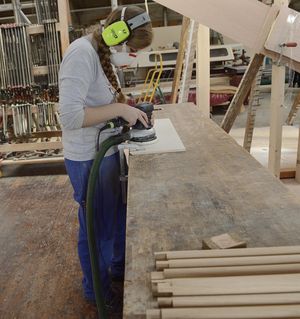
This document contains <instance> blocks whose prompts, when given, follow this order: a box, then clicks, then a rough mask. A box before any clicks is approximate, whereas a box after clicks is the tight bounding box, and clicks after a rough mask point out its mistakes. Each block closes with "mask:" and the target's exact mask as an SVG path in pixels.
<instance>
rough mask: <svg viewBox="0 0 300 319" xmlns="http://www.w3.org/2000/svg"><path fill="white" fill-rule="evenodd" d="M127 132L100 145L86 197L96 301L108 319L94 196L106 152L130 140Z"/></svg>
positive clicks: (104, 317) (103, 315)
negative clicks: (96, 235)
mask: <svg viewBox="0 0 300 319" xmlns="http://www.w3.org/2000/svg"><path fill="white" fill-rule="evenodd" d="M128 139H129V136H128V135H127V134H122V135H117V136H112V137H110V138H108V139H107V140H106V141H104V142H103V143H102V144H101V146H100V151H99V152H97V153H96V156H95V159H94V162H93V165H92V168H91V171H90V175H89V181H88V189H87V196H86V197H87V199H86V225H87V236H88V244H89V252H90V260H91V268H92V276H93V286H94V292H95V296H96V303H97V309H98V316H99V318H101V319H107V318H108V317H107V312H106V308H105V301H104V298H103V295H102V285H101V276H100V270H99V264H98V253H97V251H98V250H97V245H96V240H95V230H94V198H95V191H96V183H97V180H98V178H101V176H99V168H100V165H101V162H102V160H103V158H104V156H105V154H106V152H107V151H108V150H109V149H110V148H111V147H112V146H114V145H117V144H121V143H123V142H124V141H126V140H128Z"/></svg>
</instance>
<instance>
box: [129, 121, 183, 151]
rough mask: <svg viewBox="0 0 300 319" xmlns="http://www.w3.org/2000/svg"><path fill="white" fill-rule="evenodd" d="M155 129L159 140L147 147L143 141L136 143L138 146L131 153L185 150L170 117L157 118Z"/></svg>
mask: <svg viewBox="0 0 300 319" xmlns="http://www.w3.org/2000/svg"><path fill="white" fill-rule="evenodd" d="M154 129H155V133H156V137H157V140H156V141H154V142H150V143H149V144H147V147H145V146H144V145H143V143H141V144H139V143H138V145H136V146H137V148H134V149H131V150H130V154H132V155H135V156H136V155H137V156H141V155H145V154H160V153H170V152H184V151H185V147H184V145H183V143H182V141H181V139H180V137H179V136H178V134H177V132H176V130H175V128H174V126H173V124H172V122H171V121H170V119H157V120H156V121H155V123H154ZM133 144H134V143H133Z"/></svg>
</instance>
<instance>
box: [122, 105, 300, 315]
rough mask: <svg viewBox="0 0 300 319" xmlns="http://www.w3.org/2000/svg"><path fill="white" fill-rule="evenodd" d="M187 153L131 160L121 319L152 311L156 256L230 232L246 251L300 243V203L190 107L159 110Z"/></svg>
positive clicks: (199, 244)
mask: <svg viewBox="0 0 300 319" xmlns="http://www.w3.org/2000/svg"><path fill="white" fill-rule="evenodd" d="M156 118H170V119H171V121H172V123H173V125H174V126H175V128H176V130H177V133H178V134H179V136H180V138H181V140H182V142H183V144H184V145H185V147H186V152H183V153H167V154H155V155H141V156H131V157H130V161H129V191H128V213H127V214H128V215H127V216H128V217H127V244H126V245H127V251H126V277H125V296H124V319H129V318H130V319H137V318H145V311H146V309H147V308H152V298H151V289H150V272H151V271H153V270H154V256H153V253H154V252H155V251H161V250H185V249H186V250H191V249H199V248H201V240H202V239H203V238H205V237H210V236H214V235H219V234H221V233H226V232H236V233H238V234H239V235H240V236H241V237H242V238H243V239H245V240H246V241H247V242H248V246H249V247H258V246H276V245H282V246H284V245H299V244H300V199H299V200H297V199H296V198H295V197H294V195H293V194H291V193H290V192H289V191H288V189H287V188H286V187H285V186H284V185H283V184H282V183H281V182H280V181H279V180H277V179H275V177H273V176H272V175H271V174H270V173H269V172H268V171H267V170H266V169H265V168H264V167H262V166H261V165H260V164H259V163H258V162H257V161H256V160H255V159H254V158H252V157H251V156H250V155H249V154H248V153H247V152H246V151H245V150H244V149H243V148H241V147H240V146H239V145H238V144H237V143H236V142H235V141H234V140H233V139H232V138H231V137H230V136H229V135H227V134H226V133H225V132H224V131H223V130H222V129H220V128H219V127H218V126H217V125H216V124H215V123H214V122H213V121H211V120H209V119H206V118H204V117H203V116H202V115H201V113H200V111H199V110H198V109H197V107H196V106H195V105H193V104H191V103H187V104H179V105H165V106H162V110H160V111H158V112H156Z"/></svg>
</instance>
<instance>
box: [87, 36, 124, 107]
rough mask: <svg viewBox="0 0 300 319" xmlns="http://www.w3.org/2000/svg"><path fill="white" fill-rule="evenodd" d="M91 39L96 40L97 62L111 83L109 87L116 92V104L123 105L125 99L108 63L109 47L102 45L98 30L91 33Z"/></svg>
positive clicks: (109, 62)
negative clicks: (98, 61)
mask: <svg viewBox="0 0 300 319" xmlns="http://www.w3.org/2000/svg"><path fill="white" fill-rule="evenodd" d="M93 37H94V39H95V40H96V42H97V44H98V55H99V60H100V63H101V65H102V68H103V71H104V73H105V75H106V76H107V78H108V81H109V82H110V83H111V85H112V86H113V88H114V89H115V90H116V92H117V102H119V103H125V101H126V98H125V96H124V94H123V93H122V90H121V88H120V86H119V83H118V80H117V77H116V74H115V72H114V70H113V67H112V65H111V61H110V55H111V52H110V49H109V47H108V46H107V45H106V44H105V43H104V41H103V39H102V36H101V34H100V31H99V30H96V31H95V32H94V33H93Z"/></svg>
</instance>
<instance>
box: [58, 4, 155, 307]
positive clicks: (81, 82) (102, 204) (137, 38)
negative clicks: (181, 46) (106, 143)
mask: <svg viewBox="0 0 300 319" xmlns="http://www.w3.org/2000/svg"><path fill="white" fill-rule="evenodd" d="M142 13H144V10H143V9H141V8H139V7H135V6H129V7H127V8H125V9H124V8H118V9H116V10H114V11H113V12H112V13H111V14H110V15H109V16H108V18H107V20H106V25H105V28H107V27H108V26H111V25H112V24H113V23H115V22H117V21H120V20H124V21H125V22H127V21H128V20H130V19H132V18H133V17H136V16H138V17H140V16H141V14H142ZM143 16H145V14H144V15H143ZM130 21H131V20H130ZM145 21H146V22H145V23H144V24H143V25H140V26H138V27H137V28H135V29H134V30H131V32H130V35H129V37H128V38H127V39H126V41H125V42H124V41H123V49H124V43H125V44H126V47H127V49H128V50H133V51H138V50H140V49H143V48H145V47H147V46H149V45H150V44H151V41H152V27H151V22H150V19H149V17H148V19H146V20H145ZM105 30H106V29H105ZM107 42H108V41H107V40H106V41H105V37H104V33H103V30H101V29H100V28H99V29H98V30H97V31H95V32H94V33H93V34H91V35H88V36H86V37H82V38H80V39H77V40H76V41H74V42H73V43H72V44H71V45H70V46H69V48H68V49H67V52H66V53H65V55H64V58H63V61H62V64H61V68H60V74H59V92H60V102H59V103H60V119H61V124H62V131H63V146H64V157H65V165H66V168H67V173H68V175H69V177H70V180H71V183H72V186H73V188H74V199H75V201H76V202H78V204H79V205H80V206H79V212H78V217H79V237H78V254H79V259H80V263H81V268H82V271H83V289H84V295H85V298H86V299H88V300H91V301H94V300H95V295H94V291H93V284H92V274H91V265H90V259H89V250H88V242H87V232H86V219H85V218H86V216H85V200H86V191H87V183H88V177H89V172H90V168H91V166H92V163H93V158H94V155H95V151H96V148H97V145H96V141H97V135H98V132H99V129H100V128H101V127H103V126H104V123H105V122H106V121H108V120H111V119H113V118H116V117H122V118H123V119H124V120H126V121H127V122H128V123H129V125H134V124H135V123H136V121H137V120H139V121H141V122H142V123H143V124H144V126H147V121H148V119H147V115H146V114H145V113H143V112H142V111H140V110H138V109H135V108H133V107H131V106H129V105H127V104H126V103H125V97H124V95H123V94H122V92H121V90H120V88H119V84H118V83H119V82H118V80H117V78H116V75H115V73H114V69H113V67H112V64H111V62H113V61H114V59H111V50H110V47H109V43H108V44H107ZM121 44H122V43H121ZM114 49H115V48H114ZM118 132H119V130H117V129H111V130H108V131H103V132H102V133H101V135H100V144H101V141H103V140H105V139H107V138H108V137H109V136H111V135H115V134H117V133H118ZM100 172H101V180H99V182H98V186H97V196H96V198H95V203H94V207H95V210H96V211H95V231H96V236H97V239H96V240H97V247H98V253H99V264H100V272H101V277H102V278H101V279H102V286H103V295H104V296H105V298H106V300H107V303H110V300H111V298H112V293H111V281H112V280H120V281H122V280H123V277H124V260H125V225H126V207H125V206H124V205H123V204H122V200H121V192H120V182H119V157H118V152H117V148H112V149H110V150H109V152H108V153H107V154H106V157H105V158H104V160H103V162H102V166H101V168H100Z"/></svg>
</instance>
